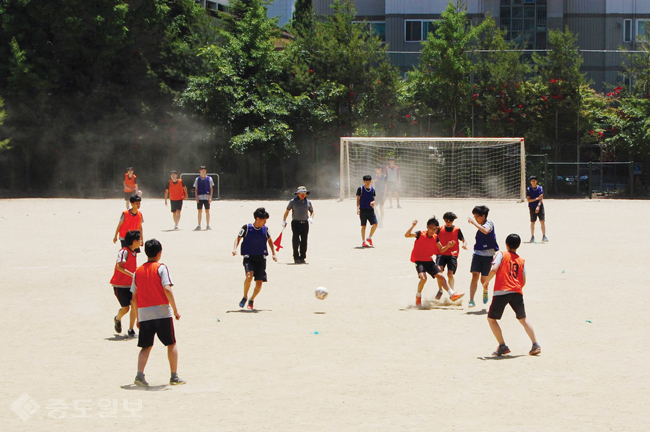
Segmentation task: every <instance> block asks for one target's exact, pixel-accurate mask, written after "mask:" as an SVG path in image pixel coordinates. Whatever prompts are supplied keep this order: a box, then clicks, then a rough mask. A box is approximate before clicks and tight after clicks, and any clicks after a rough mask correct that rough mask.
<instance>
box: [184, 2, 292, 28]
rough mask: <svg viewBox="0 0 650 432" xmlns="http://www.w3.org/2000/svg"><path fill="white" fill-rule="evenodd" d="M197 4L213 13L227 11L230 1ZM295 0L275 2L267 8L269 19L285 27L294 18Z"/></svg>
mask: <svg viewBox="0 0 650 432" xmlns="http://www.w3.org/2000/svg"><path fill="white" fill-rule="evenodd" d="M196 3H198V4H200V5H201V6H202V7H204V8H206V9H208V10H211V11H225V10H227V9H228V3H229V0H196ZM294 3H295V0H275V1H274V2H273V3H271V4H269V5H268V6H267V7H266V10H267V16H268V17H269V18H277V19H278V25H279V26H280V27H283V26H284V25H285V24H287V23H288V22H289V21H290V20H291V17H292V16H293V11H294Z"/></svg>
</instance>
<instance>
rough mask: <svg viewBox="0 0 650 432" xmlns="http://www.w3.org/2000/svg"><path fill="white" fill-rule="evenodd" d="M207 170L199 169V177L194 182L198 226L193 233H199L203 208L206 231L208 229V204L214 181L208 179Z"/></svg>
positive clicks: (203, 167)
mask: <svg viewBox="0 0 650 432" xmlns="http://www.w3.org/2000/svg"><path fill="white" fill-rule="evenodd" d="M207 173H208V170H207V169H206V168H205V166H201V168H199V174H200V175H199V176H198V177H197V178H196V179H195V180H194V194H195V195H196V208H197V210H198V211H199V224H198V225H197V226H196V228H194V231H201V216H202V214H203V210H202V209H203V207H205V223H206V227H205V229H206V230H211V229H212V228H210V203H211V202H212V192H213V190H214V180H212V177H208V175H207Z"/></svg>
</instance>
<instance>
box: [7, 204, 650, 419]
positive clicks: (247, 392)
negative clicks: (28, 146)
mask: <svg viewBox="0 0 650 432" xmlns="http://www.w3.org/2000/svg"><path fill="white" fill-rule="evenodd" d="M475 204H480V203H479V202H474V201H464V200H458V201H427V202H418V201H415V200H404V201H403V202H402V207H403V208H402V209H399V210H398V209H387V210H386V223H385V226H384V227H383V228H382V229H380V230H378V232H377V234H376V235H375V246H376V247H375V248H374V249H366V250H362V249H358V248H357V247H358V246H359V245H360V243H361V239H360V234H359V226H358V225H359V223H358V218H357V216H356V214H355V205H354V202H353V201H347V202H336V201H319V200H316V201H314V207H315V211H316V218H315V223H314V225H312V227H311V232H310V237H309V252H308V257H307V261H308V263H309V264H308V265H303V266H295V265H293V264H292V257H291V247H290V244H291V242H290V240H291V232H290V229H287V230H286V231H285V232H284V241H283V245H284V246H285V249H282V250H281V251H280V252H279V263H273V262H272V261H270V262H269V264H268V269H267V270H268V275H269V282H268V283H267V284H265V285H264V288H263V290H262V293H261V294H260V295H259V297H258V298H257V301H256V302H255V305H256V308H257V311H256V312H255V313H250V312H247V311H241V310H239V307H238V302H239V300H240V299H241V297H242V282H243V279H244V272H243V267H242V264H241V261H242V259H241V257H240V256H237V257H233V256H232V255H231V250H232V245H233V241H234V239H235V237H236V234H237V232H238V230H239V228H240V227H241V226H242V225H243V224H244V223H247V222H251V221H252V213H253V211H254V209H255V208H256V207H258V206H265V207H266V208H267V210H268V211H269V212H270V214H271V218H270V219H269V227H270V230H271V233H272V235H273V236H274V237H275V236H277V235H278V234H279V232H280V221H281V220H282V213H283V212H284V208H285V206H286V201H272V202H251V201H226V202H215V203H214V204H213V210H212V223H211V225H212V227H213V230H212V231H202V232H193V231H192V229H193V228H194V227H195V226H196V208H195V206H193V205H192V203H186V205H185V208H184V210H183V216H182V219H181V223H180V226H181V230H180V231H177V232H173V231H169V230H170V228H172V227H173V222H172V217H171V213H170V211H169V207H165V206H164V203H163V201H162V200H159V199H156V200H153V199H151V200H150V199H147V197H146V196H145V199H144V201H143V206H142V212H143V214H144V217H145V224H144V234H145V238H147V239H149V238H152V237H155V238H157V239H159V240H160V241H161V243H162V244H163V256H162V262H164V263H166V264H167V265H168V266H169V269H170V272H171V275H172V278H173V280H174V282H175V284H176V285H175V287H174V291H175V295H176V300H177V304H178V307H179V311H180V314H181V315H182V317H181V320H180V321H178V322H176V323H175V324H176V336H177V339H178V348H179V353H180V358H179V374H180V376H181V377H182V378H184V379H186V380H187V385H185V386H180V387H173V388H171V387H168V386H166V385H165V384H166V383H167V382H168V380H169V368H168V363H167V358H166V350H165V348H164V347H163V346H162V345H161V344H160V343H159V342H158V341H156V343H155V345H154V348H153V351H152V353H151V357H150V360H149V364H148V366H147V369H146V371H145V373H146V376H147V379H148V381H149V383H150V384H151V385H152V386H153V388H152V389H151V390H148V391H146V390H142V389H139V388H134V387H133V386H132V383H133V378H134V376H135V373H136V360H137V354H138V348H137V346H136V344H137V342H136V340H124V339H122V338H117V337H115V335H114V331H113V316H114V315H115V314H116V312H117V309H118V306H119V305H118V303H117V300H116V299H115V297H114V295H113V292H112V288H111V287H110V285H109V280H110V277H111V275H112V272H113V265H114V264H113V263H114V261H115V257H116V254H117V251H118V250H119V247H118V246H116V245H114V244H113V243H112V237H113V233H114V232H115V227H116V224H117V221H118V218H119V214H120V212H121V211H122V210H124V203H123V201H120V200H117V199H115V200H45V199H43V200H33V199H30V200H2V201H0V230H1V232H2V240H3V243H4V244H3V248H2V252H1V259H0V269H1V273H2V275H3V282H2V284H1V285H0V292H1V293H2V299H3V301H2V302H1V303H0V326H1V331H2V349H1V350H0V364H1V365H2V378H1V382H2V384H1V388H2V392H0V406H1V407H2V408H1V409H0V424H1V425H2V426H0V430H2V431H12V432H13V431H36V430H38V431H43V430H45V431H59V430H60V431H66V432H77V431H79V432H81V431H88V430H93V431H119V430H136V428H137V430H142V431H150V430H151V431H153V430H155V431H161V430H171V429H175V430H179V431H207V430H210V431H256V430H263V431H265V432H271V431H282V432H285V431H301V432H302V431H351V432H352V431H354V432H357V431H373V432H374V431H390V432H394V431H423V430H431V431H433V430H440V431H483V430H485V431H488V430H505V431H521V430H525V431H551V430H555V431H609V430H615V431H642V430H648V424H649V418H648V417H649V416H648V403H649V402H650V400H649V399H650V396H649V395H650V378H649V376H650V372H649V370H650V368H648V356H649V355H650V345H649V344H648V336H649V333H648V329H649V328H650V318H649V314H648V312H647V311H648V309H649V308H650V300H649V297H648V295H647V290H648V268H649V267H648V229H647V216H648V210H649V209H650V206H649V204H648V202H647V201H598V200H593V201H588V200H576V201H560V200H550V199H549V200H546V215H547V219H548V225H547V228H548V232H547V234H548V237H549V238H550V242H549V243H546V244H541V243H537V244H528V243H524V244H522V246H521V248H520V253H521V255H522V256H523V257H524V258H525V259H526V269H527V277H528V284H527V285H526V287H525V289H524V298H525V300H526V309H527V313H528V316H529V318H530V321H531V323H532V325H533V326H534V328H535V330H536V332H537V335H538V338H539V341H540V343H541V346H542V350H543V351H542V354H541V356H539V357H530V356H528V355H527V353H528V350H529V349H530V342H529V340H528V338H527V336H526V334H525V332H524V330H523V328H522V327H521V326H520V325H519V323H517V321H516V320H515V318H514V314H513V313H512V311H511V310H507V311H506V313H505V314H504V318H503V320H502V328H503V331H504V335H505V339H506V342H507V343H508V345H509V346H510V348H511V349H512V354H511V355H509V356H508V357H506V358H501V359H493V358H491V357H490V354H491V352H492V351H494V349H495V348H496V346H497V343H496V341H495V339H494V337H493V336H492V333H491V332H490V329H489V327H488V324H487V322H486V314H487V312H486V311H485V308H484V307H483V304H482V303H481V302H480V297H478V298H477V299H478V300H479V301H478V303H479V305H478V306H477V307H476V308H474V309H467V298H465V299H463V307H462V308H461V307H453V306H443V305H440V304H433V305H432V307H431V308H430V309H428V310H420V309H416V308H414V307H413V304H414V301H415V296H414V294H415V291H416V285H417V276H416V273H415V271H414V269H413V266H412V264H410V262H409V257H410V251H411V248H412V244H413V240H411V239H405V238H404V232H405V231H406V230H407V229H408V228H409V226H410V222H411V221H412V220H413V219H418V220H419V221H420V224H419V226H420V227H423V226H424V224H425V221H426V219H427V218H428V217H429V216H430V215H432V214H436V215H438V216H439V217H441V216H442V214H443V213H444V212H445V211H448V210H452V211H454V212H455V213H456V214H458V215H459V220H458V221H457V222H458V223H457V225H458V226H460V227H461V229H462V230H463V232H464V234H465V236H466V237H467V238H468V239H469V246H470V247H471V246H472V245H473V238H474V235H475V232H476V230H475V229H474V228H472V227H471V226H470V225H469V224H468V223H467V217H468V216H471V208H472V207H473V206H474V205H475ZM485 204H487V205H488V206H489V207H490V209H491V212H490V215H489V218H490V219H491V220H493V221H494V223H495V226H496V233H497V237H498V240H499V244H500V245H502V246H504V239H505V237H506V236H507V234H509V233H511V232H516V233H519V234H520V235H521V236H522V239H524V241H526V240H527V239H528V238H529V235H530V234H529V222H528V215H527V209H526V206H525V204H523V203H519V204H518V203H515V202H509V201H488V202H486V203H485ZM204 225H205V222H204ZM538 230H539V228H538ZM537 238H538V239H540V238H541V234H540V233H539V231H538V232H537ZM144 260H145V258H144V254H142V255H141V256H140V258H139V262H140V263H142V262H144ZM470 261H471V254H470V252H467V251H461V255H460V257H459V267H460V268H459V271H458V274H457V289H460V290H461V291H465V292H467V291H468V287H469V280H470V274H469V265H470ZM289 263H291V264H289ZM318 286H325V287H327V288H328V289H329V291H330V295H329V298H327V299H326V300H324V301H319V300H317V299H316V298H315V297H314V289H315V288H316V287H318ZM435 292H436V289H435V288H434V285H433V282H428V284H427V286H426V287H425V290H424V294H425V297H426V298H428V299H431V298H432V297H433V295H435ZM491 297H492V294H491V293H490V299H491ZM127 322H128V321H127V318H124V319H123V324H124V327H125V329H126V327H127V325H126V324H127ZM125 331H126V330H125ZM316 332H317V333H316ZM125 404H126V405H125ZM21 416H22V418H24V419H26V420H23V419H21ZM57 417H58V418H57Z"/></svg>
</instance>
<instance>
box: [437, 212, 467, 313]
mask: <svg viewBox="0 0 650 432" xmlns="http://www.w3.org/2000/svg"><path fill="white" fill-rule="evenodd" d="M442 219H443V220H444V221H445V226H444V227H442V228H441V229H440V231H438V241H439V242H440V243H441V244H451V247H450V248H447V249H445V251H444V252H441V253H440V255H438V258H437V259H436V264H437V265H438V267H440V271H444V270H445V266H446V267H447V279H448V280H449V286H450V287H451V289H454V282H455V281H454V275H455V274H456V269H457V268H458V252H459V251H460V248H459V246H458V245H459V243H460V242H463V249H465V250H467V243H466V242H465V237H463V232H462V231H461V230H460V228H458V227H457V226H455V225H454V220H456V219H458V216H456V215H455V214H454V213H453V212H447V213H445V214H444V215H443V216H442ZM440 297H442V286H441V285H440V282H438V294H437V295H436V300H440Z"/></svg>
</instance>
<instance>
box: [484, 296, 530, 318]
mask: <svg viewBox="0 0 650 432" xmlns="http://www.w3.org/2000/svg"><path fill="white" fill-rule="evenodd" d="M508 304H509V305H510V307H511V308H512V310H513V311H515V315H517V319H518V320H520V319H524V318H526V308H524V296H523V295H521V294H520V293H510V294H503V295H495V296H492V304H490V311H489V312H488V318H492V319H495V320H498V319H501V317H502V316H503V311H504V309H505V308H506V305H508Z"/></svg>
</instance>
